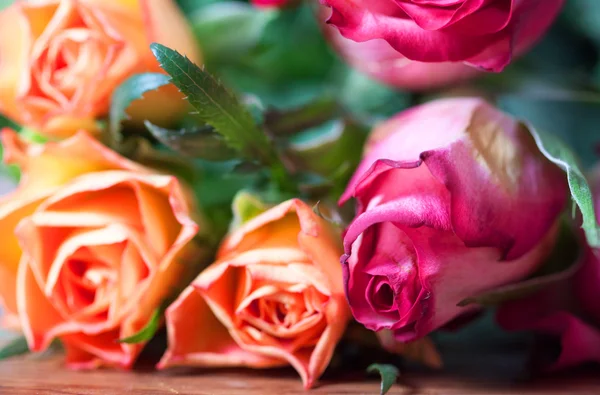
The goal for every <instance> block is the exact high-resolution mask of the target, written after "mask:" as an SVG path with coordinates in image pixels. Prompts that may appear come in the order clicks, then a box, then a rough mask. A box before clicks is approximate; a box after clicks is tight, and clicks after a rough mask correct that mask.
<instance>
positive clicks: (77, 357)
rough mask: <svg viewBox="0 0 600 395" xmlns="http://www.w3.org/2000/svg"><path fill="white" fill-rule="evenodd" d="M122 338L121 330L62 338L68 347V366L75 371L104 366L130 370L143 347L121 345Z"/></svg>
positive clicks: (70, 335) (77, 334) (72, 334)
mask: <svg viewBox="0 0 600 395" xmlns="http://www.w3.org/2000/svg"><path fill="white" fill-rule="evenodd" d="M121 337H122V334H121V333H120V332H119V330H112V331H108V332H104V333H100V334H98V335H86V334H84V333H79V332H75V333H71V334H68V335H63V336H61V340H62V341H63V343H64V344H65V345H66V350H67V365H68V366H69V367H71V368H74V369H91V368H96V367H98V366H103V365H108V366H119V367H121V368H125V369H127V368H130V367H131V366H132V365H133V362H135V359H136V357H137V356H138V355H139V353H140V352H141V351H142V345H139V344H124V343H119V342H118V340H119V339H120V338H121Z"/></svg>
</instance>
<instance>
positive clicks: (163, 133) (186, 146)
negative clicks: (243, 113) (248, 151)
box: [144, 121, 238, 161]
mask: <svg viewBox="0 0 600 395" xmlns="http://www.w3.org/2000/svg"><path fill="white" fill-rule="evenodd" d="M144 124H145V125H146V128H147V129H148V130H149V131H150V133H151V134H152V135H153V136H154V137H155V138H156V139H157V140H158V141H160V142H161V143H162V144H164V145H166V146H167V147H169V148H171V149H172V150H174V151H177V152H180V153H182V154H184V155H187V156H189V157H192V158H198V159H204V160H208V161H223V160H230V159H234V158H236V157H237V156H238V155H237V151H235V150H233V149H232V148H230V147H229V146H228V145H227V144H226V143H225V140H224V139H223V136H221V135H220V134H217V133H215V131H214V129H213V128H212V127H210V126H206V127H203V128H195V129H179V130H171V129H165V128H162V127H160V126H156V125H154V124H153V123H151V122H149V121H146V122H144Z"/></svg>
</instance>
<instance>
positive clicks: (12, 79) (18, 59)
mask: <svg viewBox="0 0 600 395" xmlns="http://www.w3.org/2000/svg"><path fill="white" fill-rule="evenodd" d="M0 26H2V29H3V32H5V33H4V34H0V53H1V54H2V58H3V59H5V60H3V61H2V62H0V112H1V113H3V114H4V115H6V116H8V117H10V118H12V119H14V120H16V121H18V122H21V121H22V119H21V115H20V112H19V110H18V107H17V97H18V96H19V94H20V92H19V85H20V84H21V83H22V81H23V80H24V79H28V78H29V77H28V75H27V73H28V69H29V66H28V61H29V51H30V48H31V34H30V32H29V30H28V26H27V20H26V18H25V17H24V16H23V14H22V12H21V5H20V2H17V3H15V4H13V5H12V6H10V7H8V8H6V9H4V10H2V11H0ZM6 32H10V33H8V34H6Z"/></svg>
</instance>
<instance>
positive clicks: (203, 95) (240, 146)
mask: <svg viewBox="0 0 600 395" xmlns="http://www.w3.org/2000/svg"><path fill="white" fill-rule="evenodd" d="M151 49H152V52H153V53H154V55H155V56H156V58H157V59H158V61H159V63H160V65H161V67H162V68H163V69H164V70H165V71H166V72H167V73H168V74H169V75H170V76H171V81H172V82H173V84H175V86H177V87H178V88H179V89H180V90H181V91H182V92H183V93H184V94H185V95H186V96H187V100H188V101H189V102H190V104H191V105H192V106H193V107H194V109H195V110H196V111H197V112H196V115H197V117H198V119H199V120H200V121H201V122H203V123H206V124H208V125H210V126H212V127H213V128H214V130H215V131H216V132H217V133H219V134H221V135H222V136H223V137H224V138H225V141H226V142H227V144H228V145H229V146H230V147H232V148H234V149H236V150H237V151H238V152H240V154H241V155H242V156H243V157H244V158H246V159H248V160H258V161H259V162H261V163H263V164H267V165H275V164H276V163H277V162H278V160H279V159H278V157H277V154H276V153H275V151H274V149H273V146H272V145H271V144H270V142H269V140H268V138H267V136H266V135H265V134H264V133H263V132H262V131H261V130H260V129H259V128H258V127H257V125H256V123H255V122H254V120H253V118H252V115H251V114H250V113H249V112H248V110H247V109H246V108H245V107H244V106H243V105H242V104H241V103H240V102H239V100H237V99H236V98H235V97H234V96H233V95H232V94H231V93H230V92H229V91H228V90H227V89H226V88H225V87H224V86H223V85H222V84H221V83H220V82H218V81H217V80H216V79H215V78H214V77H213V76H212V75H211V74H210V73H208V72H206V71H205V70H202V69H200V68H199V67H198V66H196V65H195V64H194V63H192V62H191V61H190V60H189V59H187V58H186V57H185V56H183V55H181V54H179V53H178V52H177V51H174V50H172V49H169V48H167V47H165V46H163V45H161V44H157V43H154V44H152V45H151Z"/></svg>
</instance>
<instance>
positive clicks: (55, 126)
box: [42, 115, 102, 139]
mask: <svg viewBox="0 0 600 395" xmlns="http://www.w3.org/2000/svg"><path fill="white" fill-rule="evenodd" d="M82 130H83V131H86V132H88V133H90V134H92V135H94V136H99V135H100V132H101V131H102V129H101V128H100V126H99V125H98V123H96V120H95V119H94V118H81V117H75V116H71V115H60V116H55V117H52V118H50V119H49V120H48V122H45V123H44V126H43V130H42V132H43V134H44V135H45V136H49V137H52V138H59V139H62V138H68V137H71V136H73V135H74V134H76V133H77V132H79V131H82Z"/></svg>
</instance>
